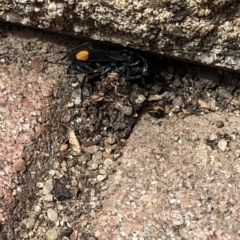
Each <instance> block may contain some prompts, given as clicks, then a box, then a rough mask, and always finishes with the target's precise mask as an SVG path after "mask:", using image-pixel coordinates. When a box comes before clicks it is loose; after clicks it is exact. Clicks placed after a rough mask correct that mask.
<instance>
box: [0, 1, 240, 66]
mask: <svg viewBox="0 0 240 240" xmlns="http://www.w3.org/2000/svg"><path fill="white" fill-rule="evenodd" d="M0 19H1V20H4V21H8V22H14V23H20V24H23V25H26V26H31V27H36V28H42V29H45V30H50V31H57V32H61V33H65V34H70V35H76V36H78V37H87V38H91V39H96V40H101V41H109V42H112V43H119V44H121V45H124V46H129V47H133V48H138V49H143V50H148V51H153V52H156V53H160V54H164V55H170V56H173V57H178V58H183V59H189V60H194V61H197V62H201V63H204V64H209V65H213V66H218V67H224V68H230V69H233V70H240V54H239V41H238V38H239V33H240V3H238V1H237V0H215V1H212V0H199V1H195V0H182V1H179V0H161V1H156V0H154V1H150V0H131V1H126V0H88V1H85V0H83V1H80V0H65V1H64V0H59V1H46V0H16V1H14V2H13V1H11V0H5V1H4V2H2V1H1V5H0Z"/></svg>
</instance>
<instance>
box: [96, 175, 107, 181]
mask: <svg viewBox="0 0 240 240" xmlns="http://www.w3.org/2000/svg"><path fill="white" fill-rule="evenodd" d="M106 177H107V175H97V180H98V181H99V182H101V181H103V180H104V179H105V178H106Z"/></svg>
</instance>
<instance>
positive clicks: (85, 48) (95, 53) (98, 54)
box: [67, 44, 132, 63]
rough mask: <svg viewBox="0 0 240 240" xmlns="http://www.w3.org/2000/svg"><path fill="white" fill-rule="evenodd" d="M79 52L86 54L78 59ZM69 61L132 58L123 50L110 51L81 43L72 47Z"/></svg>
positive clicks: (115, 60)
mask: <svg viewBox="0 0 240 240" xmlns="http://www.w3.org/2000/svg"><path fill="white" fill-rule="evenodd" d="M81 52H84V54H86V53H87V54H88V56H87V58H85V59H84V60H81V59H78V58H77V55H78V54H79V53H80V54H81ZM67 56H68V59H69V60H70V61H77V62H78V61H79V62H126V63H129V62H131V61H132V58H131V56H130V55H129V54H127V53H126V52H125V51H111V50H98V49H94V48H93V46H92V45H89V44H82V45H80V46H78V47H76V48H74V49H73V50H72V51H71V52H70V53H69V54H68V55H67Z"/></svg>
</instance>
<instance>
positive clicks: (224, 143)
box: [218, 139, 227, 152]
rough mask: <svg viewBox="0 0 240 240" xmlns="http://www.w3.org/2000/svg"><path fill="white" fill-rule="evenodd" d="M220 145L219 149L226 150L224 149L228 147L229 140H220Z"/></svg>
mask: <svg viewBox="0 0 240 240" xmlns="http://www.w3.org/2000/svg"><path fill="white" fill-rule="evenodd" d="M218 147H219V149H220V150H221V151H223V152H224V151H225V150H226V148H227V141H226V140H224V139H221V140H219V142H218Z"/></svg>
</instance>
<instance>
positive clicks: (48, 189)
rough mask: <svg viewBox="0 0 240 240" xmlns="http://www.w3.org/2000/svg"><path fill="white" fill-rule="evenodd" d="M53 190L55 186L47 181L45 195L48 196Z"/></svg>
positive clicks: (44, 188)
mask: <svg viewBox="0 0 240 240" xmlns="http://www.w3.org/2000/svg"><path fill="white" fill-rule="evenodd" d="M52 190H53V184H52V182H51V181H47V182H46V183H45V184H44V186H43V194H44V195H45V194H48V193H50V192H51V191H52Z"/></svg>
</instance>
